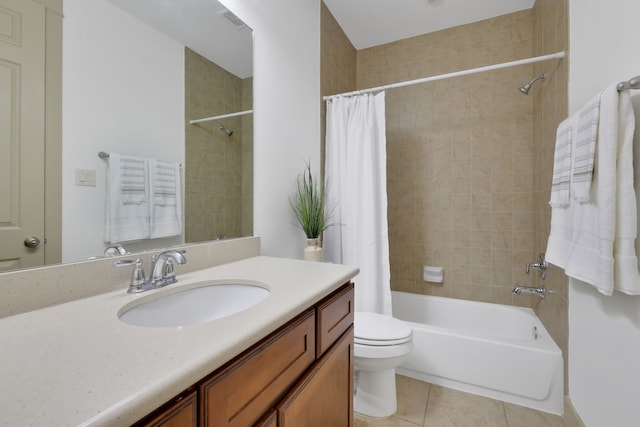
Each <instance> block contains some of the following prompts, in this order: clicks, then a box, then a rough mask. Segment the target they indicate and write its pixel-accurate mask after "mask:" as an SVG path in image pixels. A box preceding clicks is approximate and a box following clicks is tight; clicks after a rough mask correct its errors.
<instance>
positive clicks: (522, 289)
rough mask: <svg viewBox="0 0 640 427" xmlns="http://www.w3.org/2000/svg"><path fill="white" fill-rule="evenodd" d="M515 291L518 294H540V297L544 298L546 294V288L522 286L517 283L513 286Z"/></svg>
mask: <svg viewBox="0 0 640 427" xmlns="http://www.w3.org/2000/svg"><path fill="white" fill-rule="evenodd" d="M513 293H514V294H516V295H520V294H534V295H538V296H539V297H540V298H542V299H544V296H545V294H546V290H545V289H544V288H533V287H529V286H520V285H519V284H518V283H516V286H515V287H514V288H513Z"/></svg>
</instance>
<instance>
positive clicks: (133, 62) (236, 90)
mask: <svg viewBox="0 0 640 427" xmlns="http://www.w3.org/2000/svg"><path fill="white" fill-rule="evenodd" d="M27 3H35V2H27ZM63 9H64V18H63V19H62V33H63V35H62V37H61V38H62V41H61V48H62V49H61V50H62V52H63V54H62V66H61V68H62V75H61V77H59V78H58V81H57V89H58V91H59V92H60V98H61V99H62V102H61V105H62V108H61V112H60V111H57V113H59V114H58V116H61V118H60V117H59V121H61V130H62V132H61V133H62V144H61V145H62V147H61V149H60V151H59V152H57V153H56V152H54V150H53V149H51V147H49V146H47V149H48V150H49V151H48V152H46V154H42V152H39V153H38V152H34V153H31V152H30V151H29V156H25V157H33V158H40V157H46V159H47V160H46V161H47V162H49V161H51V158H53V159H55V158H58V161H57V163H58V165H57V167H60V168H61V179H62V188H61V190H60V192H61V195H60V194H56V192H55V191H54V192H53V193H52V194H53V195H54V196H57V198H58V199H61V207H60V209H61V211H62V214H61V216H62V219H61V222H62V224H61V226H60V224H59V223H58V224H55V222H54V224H53V226H51V224H47V227H48V229H47V230H46V231H45V230H44V228H45V227H44V225H41V226H34V227H32V228H30V229H27V227H23V228H24V229H20V230H19V232H18V233H15V234H16V237H15V238H13V239H12V241H11V242H8V241H9V239H5V238H4V237H2V239H0V240H1V241H2V242H3V244H4V243H5V242H7V243H8V244H9V245H11V246H14V247H17V249H16V250H17V252H18V255H12V254H9V253H8V252H6V251H4V249H1V248H0V270H5V271H6V270H11V269H15V268H23V267H28V266H35V265H39V264H40V265H41V264H43V263H51V262H60V261H62V262H72V261H79V260H86V259H89V258H91V257H95V256H103V254H104V251H105V249H107V247H109V246H110V245H111V242H109V241H105V196H106V194H107V184H108V183H107V166H108V161H109V160H108V159H103V158H99V157H98V153H99V152H100V151H103V152H106V153H117V154H122V155H128V156H136V157H144V158H153V159H157V160H162V161H169V162H175V163H176V164H180V165H181V172H180V173H181V181H182V185H183V191H182V198H183V206H184V213H183V218H182V220H183V230H184V231H183V232H181V233H179V234H176V235H173V236H170V237H163V238H157V239H144V240H136V241H122V242H119V243H120V244H121V245H123V246H124V247H125V248H126V249H127V250H128V251H130V252H138V251H143V250H149V249H154V248H159V247H168V246H173V245H176V244H182V243H191V242H201V241H207V240H212V239H217V238H233V237H240V236H247V235H251V234H252V223H253V220H252V137H253V125H252V115H250V114H248V115H243V116H238V117H232V118H227V119H220V120H213V121H207V122H201V123H197V124H190V123H189V121H190V120H193V119H198V118H202V117H211V116H218V115H224V114H228V113H234V112H237V111H244V110H251V108H252V107H251V105H252V68H253V67H252V57H253V55H252V49H253V48H252V45H253V42H252V39H253V35H252V31H251V29H250V28H248V27H246V25H244V23H242V21H241V20H239V19H238V18H237V17H235V16H234V15H233V14H232V13H230V12H229V11H227V10H226V9H225V7H224V6H223V5H222V4H220V3H218V2H217V1H215V0H166V1H162V2H158V1H155V0H64V4H63ZM21 13H22V11H21ZM25 13H31V11H29V10H27V11H26V12H25ZM25 16H26V15H25ZM34 22H39V21H37V20H34ZM23 23H24V25H23V27H24V31H25V37H23V38H24V39H25V40H27V39H31V38H33V39H35V38H43V40H42V43H41V44H42V48H41V50H42V52H40V53H43V52H44V51H45V43H44V39H45V38H46V37H50V35H49V34H46V33H45V32H44V31H43V30H42V29H41V28H38V25H34V24H31V23H30V21H29V18H28V17H27V18H24V19H23ZM49 42H50V39H49V40H47V44H49ZM47 48H48V47H47ZM0 53H2V55H6V51H5V50H0ZM5 57H6V56H5ZM1 59H4V58H0V60H1ZM0 62H1V61H0ZM40 65H41V68H44V61H41V63H40ZM0 71H2V70H0ZM39 72H40V73H43V72H42V71H39ZM7 75H8V74H7V73H4V74H3V73H1V72H0V77H3V78H4V77H6V76H7ZM60 80H61V81H60ZM7 81H8V82H9V84H10V83H11V82H12V81H11V79H10V78H6V79H5V81H3V82H2V83H5V82H7ZM50 82H51V81H50V80H48V81H47V84H49V85H50V86H49V88H48V89H46V90H43V92H45V91H46V93H49V92H48V91H50V90H51V85H52V84H51V83H50ZM53 82H54V84H56V81H55V80H53ZM60 85H61V87H62V89H60ZM54 92H55V91H54ZM5 93H7V92H5ZM0 102H2V106H3V107H4V106H8V108H10V107H11V105H12V103H11V102H12V101H11V100H6V99H4V100H0ZM41 104H45V103H44V102H41ZM16 105H17V104H16ZM47 105H50V104H47ZM53 105H54V106H55V103H54V104H53ZM38 108H39V109H40V110H41V109H42V108H43V107H42V106H40V107H38ZM47 108H51V107H50V106H49V107H47ZM34 109H35V108H34ZM3 111H5V110H3ZM23 111H24V110H23ZM50 112H51V111H50ZM50 112H49V113H50ZM60 113H61V114H60ZM14 116H16V114H15V113H14V114H13V116H11V115H9V117H14ZM23 116H24V114H23ZM48 116H49V117H54V118H55V116H56V115H55V114H48ZM21 126H22V129H26V128H28V127H33V123H27V122H26V120H25V123H23V124H21ZM58 126H60V125H58ZM0 137H1V139H0V152H3V153H4V154H7V156H6V157H5V159H13V158H12V157H11V153H12V150H15V145H16V142H15V141H14V140H13V139H11V137H10V135H8V133H3V134H0ZM23 150H24V147H23ZM60 163H61V164H60ZM27 167H31V165H24V166H19V168H22V169H26V168H27ZM40 168H42V169H44V167H43V166H40ZM7 169H11V168H7ZM15 169H16V168H15V167H14V170H15ZM18 181H19V180H18ZM22 181H24V179H23V180H22ZM39 181H41V182H42V181H46V179H45V178H44V177H41V179H40V180H39ZM12 185H13V184H7V185H5V186H4V187H1V188H0V191H1V192H0V196H1V197H2V198H3V200H9V199H11V197H12V196H11V194H12V191H14V189H13V188H12ZM5 187H6V188H5ZM16 187H17V185H16ZM37 192H38V194H39V193H40V192H44V190H37ZM27 194H29V197H25V196H24V195H23V198H35V197H31V196H32V195H33V194H35V192H34V191H32V190H28V191H27ZM52 194H45V195H42V198H43V199H44V198H46V197H52ZM38 197H40V196H38ZM14 199H16V198H15V197H14ZM18 199H19V198H18ZM18 199H16V200H18ZM19 207H21V206H19ZM16 210H19V209H13V210H12V209H10V208H9V207H7V209H4V210H0V214H1V215H2V218H0V223H1V222H3V223H5V224H9V225H11V224H12V223H21V224H22V223H24V222H23V221H21V220H19V219H16V218H14V217H13V212H14V211H16ZM22 210H25V209H24V208H23V209H22ZM39 210H43V208H42V207H41V208H39ZM42 217H45V218H46V217H47V213H46V212H44V213H43V214H42ZM40 221H41V222H44V219H41V220H40ZM54 227H56V229H55V230H54V229H53V228H54ZM7 228H16V227H7ZM60 228H61V230H60ZM32 230H33V232H32ZM56 234H57V235H59V236H60V237H59V238H57V239H55V238H50V239H49V240H50V241H49V242H48V243H47V244H48V245H49V246H50V247H54V246H57V248H58V252H59V254H58V255H57V256H54V257H49V261H47V260H44V259H43V256H42V255H40V256H39V257H36V258H38V259H36V260H35V261H27V260H26V257H27V256H28V255H38V253H39V252H43V248H42V247H43V246H44V245H42V244H41V245H40V246H39V247H36V248H26V243H25V244H23V241H24V240H25V239H26V237H30V236H35V237H38V238H40V240H42V241H44V240H45V239H46V238H47V236H55V235H56ZM23 258H24V260H23Z"/></svg>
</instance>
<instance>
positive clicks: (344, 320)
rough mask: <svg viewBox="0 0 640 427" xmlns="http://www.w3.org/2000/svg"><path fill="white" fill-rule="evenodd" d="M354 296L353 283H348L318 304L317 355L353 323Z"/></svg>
mask: <svg viewBox="0 0 640 427" xmlns="http://www.w3.org/2000/svg"><path fill="white" fill-rule="evenodd" d="M353 297H354V292H353V283H348V284H346V285H344V286H343V288H342V289H340V290H339V291H337V293H335V294H333V295H331V296H330V297H329V298H328V299H327V300H325V301H322V302H321V303H320V304H319V305H318V307H317V315H316V316H317V319H316V322H317V324H318V325H317V326H318V329H317V331H318V333H317V336H316V357H320V356H321V355H322V354H323V353H324V352H325V351H326V350H327V349H328V348H329V347H331V345H332V344H333V343H334V342H335V341H336V340H337V339H338V338H339V337H340V336H341V335H342V334H343V333H344V331H346V330H347V329H348V328H349V326H351V324H352V323H353V311H354V308H353V303H354V301H353Z"/></svg>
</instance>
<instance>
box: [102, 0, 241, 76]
mask: <svg viewBox="0 0 640 427" xmlns="http://www.w3.org/2000/svg"><path fill="white" fill-rule="evenodd" d="M108 1H109V2H111V3H112V4H114V5H115V6H117V7H119V8H120V9H123V10H124V11H125V12H127V13H129V14H130V15H133V16H134V17H136V18H138V19H140V20H141V21H143V22H145V23H146V24H148V25H149V26H151V27H153V28H155V29H156V30H157V31H159V32H161V33H164V34H165V35H167V36H168V37H170V38H172V39H174V40H176V41H178V42H179V43H181V44H183V45H185V46H188V47H189V48H190V49H191V50H194V51H195V52H197V53H198V54H200V55H202V56H204V57H205V58H207V59H209V60H210V61H213V62H215V63H216V64H218V65H219V66H221V67H222V68H224V69H225V70H227V71H229V72H230V73H233V74H234V75H236V76H238V77H240V78H242V79H244V78H246V77H250V76H252V75H253V31H252V30H251V28H249V27H246V26H244V27H243V28H238V27H236V26H235V25H233V24H232V23H231V22H229V20H228V19H227V18H225V17H224V16H222V15H221V14H220V13H219V12H221V11H225V10H227V9H226V8H225V7H224V6H223V5H222V4H221V3H219V2H217V1H216V0H108ZM221 40H222V41H224V42H222V43H221V42H220V41H221Z"/></svg>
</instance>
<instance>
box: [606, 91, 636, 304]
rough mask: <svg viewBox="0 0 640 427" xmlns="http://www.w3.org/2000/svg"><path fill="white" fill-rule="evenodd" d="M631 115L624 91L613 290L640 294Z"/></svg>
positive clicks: (620, 104) (621, 97)
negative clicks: (636, 245)
mask: <svg viewBox="0 0 640 427" xmlns="http://www.w3.org/2000/svg"><path fill="white" fill-rule="evenodd" d="M634 129H635V115H634V113H633V105H632V104H631V95H630V93H629V91H628V90H625V91H623V92H620V94H619V100H618V171H617V181H618V191H617V196H618V197H617V199H616V237H615V242H614V248H613V252H614V258H615V274H614V276H615V285H614V289H616V290H617V291H620V292H623V293H625V294H630V295H640V272H639V271H638V257H637V252H636V248H635V241H636V237H637V231H638V230H637V229H638V227H637V221H638V217H637V205H636V202H637V201H636V193H635V189H634V180H633V176H634V173H633V132H634Z"/></svg>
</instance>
